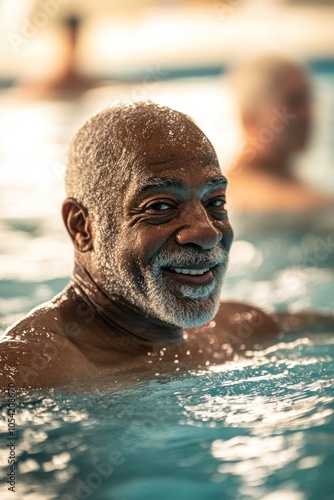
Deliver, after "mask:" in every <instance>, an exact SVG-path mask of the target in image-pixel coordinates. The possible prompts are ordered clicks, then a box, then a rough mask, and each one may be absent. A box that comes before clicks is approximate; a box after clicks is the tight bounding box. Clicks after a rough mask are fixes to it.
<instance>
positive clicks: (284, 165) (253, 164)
mask: <svg viewBox="0 0 334 500" xmlns="http://www.w3.org/2000/svg"><path fill="white" fill-rule="evenodd" d="M238 168H242V169H244V170H247V171H248V172H254V173H263V174H266V175H270V176H272V177H277V178H281V179H287V180H288V179H294V175H293V172H292V169H291V164H290V161H289V158H288V156H285V155H284V154H274V153H273V152H272V151H265V150H264V151H258V152H257V153H256V154H255V155H250V154H249V150H247V148H246V149H245V150H244V151H243V152H242V153H241V155H240V157H239V159H238Z"/></svg>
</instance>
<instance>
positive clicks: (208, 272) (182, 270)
mask: <svg viewBox="0 0 334 500" xmlns="http://www.w3.org/2000/svg"><path fill="white" fill-rule="evenodd" d="M218 266H219V264H216V265H212V264H211V265H206V266H205V267H203V266H201V267H198V266H196V267H195V266H193V267H191V266H185V267H167V268H164V271H166V272H167V273H168V275H169V276H170V277H172V278H173V279H174V280H176V281H179V282H180V283H183V284H187V285H209V284H210V283H212V281H213V279H214V273H213V270H214V269H215V268H218Z"/></svg>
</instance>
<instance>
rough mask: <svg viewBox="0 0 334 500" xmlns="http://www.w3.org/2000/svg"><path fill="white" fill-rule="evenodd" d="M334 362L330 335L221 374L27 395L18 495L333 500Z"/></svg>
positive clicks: (21, 412)
mask: <svg viewBox="0 0 334 500" xmlns="http://www.w3.org/2000/svg"><path fill="white" fill-rule="evenodd" d="M333 357H334V343H333V340H332V339H331V337H330V335H328V334H326V332H324V333H323V334H322V335H321V336H320V338H319V337H317V336H316V335H313V337H312V336H311V337H310V338H299V339H296V338H293V337H292V336H291V338H290V339H287V341H286V342H284V343H283V342H282V343H279V344H277V345H276V346H272V347H271V348H268V349H266V350H264V351H262V352H257V353H255V352H248V353H246V359H244V360H239V361H238V362H236V361H234V362H231V363H228V364H225V365H223V366H221V367H216V368H215V370H214V371H200V372H193V373H189V374H184V375H175V376H174V377H172V379H171V378H164V377H163V378H161V377H157V378H156V380H152V381H141V382H138V381H136V378H135V377H132V378H131V376H130V375H129V377H128V380H127V382H126V384H127V385H128V388H124V389H123V390H120V391H118V392H114V389H115V387H114V385H115V384H113V383H112V382H111V381H109V382H108V381H107V380H105V379H103V380H101V382H100V384H99V386H98V387H97V384H96V383H94V387H93V386H92V384H88V385H87V386H86V388H85V389H84V390H83V391H82V390H81V391H79V392H77V393H75V390H73V388H72V389H71V390H68V391H65V390H64V391H62V392H56V393H54V391H52V390H49V391H43V392H42V393H33V392H32V393H30V394H25V395H22V396H21V397H20V398H19V400H18V415H17V429H18V434H19V435H18V441H17V454H18V456H19V474H20V475H19V478H20V479H19V481H20V482H19V484H20V489H21V491H22V494H24V498H26V497H25V494H26V493H27V494H28V493H30V494H32V493H33V492H34V493H36V494H38V493H40V494H42V493H43V494H44V495H45V497H44V498H64V499H69V498H97V499H103V500H104V499H107V498H108V499H109V498H112V499H113V498H115V499H116V498H117V499H118V498H122V499H124V500H125V499H129V500H130V499H131V500H132V499H133V498H137V499H143V498H157V497H159V498H160V497H162V498H164V499H166V500H167V499H170V498H177V499H181V498H189V497H190V495H191V498H194V499H195V500H202V499H203V498H212V499H220V498H226V499H231V500H232V499H235V498H244V499H254V500H255V499H259V498H267V496H268V499H270V498H275V497H271V496H270V495H274V494H275V492H277V491H279V492H280V494H281V495H282V496H278V497H277V498H279V499H283V498H284V500H285V498H292V499H294V498H301V499H312V500H313V499H314V500H315V499H319V498H320V499H330V498H331V496H330V495H331V492H332V486H333V481H332V477H331V473H329V471H330V470H332V466H333V458H334V457H333V448H332V438H331V436H332V433H333V422H334V419H333V413H334V393H333V375H334V363H333ZM90 385H91V387H90ZM131 386H132V387H131ZM1 435H2V436H1V437H5V436H6V428H5V425H4V424H3V425H2V431H1ZM0 460H1V465H2V470H1V473H2V474H4V473H5V470H6V452H2V454H1V455H0ZM3 477H4V476H3ZM46 477H47V481H45V478H46ZM187 495H188V496H187ZM289 495H290V496H289ZM36 498H37V497H36Z"/></svg>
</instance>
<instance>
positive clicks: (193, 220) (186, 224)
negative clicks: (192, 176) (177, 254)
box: [176, 205, 223, 250]
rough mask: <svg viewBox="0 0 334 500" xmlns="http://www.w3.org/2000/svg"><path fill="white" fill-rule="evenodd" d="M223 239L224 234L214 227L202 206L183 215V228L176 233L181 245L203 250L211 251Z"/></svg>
mask: <svg viewBox="0 0 334 500" xmlns="http://www.w3.org/2000/svg"><path fill="white" fill-rule="evenodd" d="M222 238H223V235H222V232H221V231H220V230H219V229H217V228H216V227H215V226H214V225H213V223H212V221H211V220H210V218H209V216H208V214H207V212H206V210H205V208H204V207H203V206H202V205H201V206H200V207H196V209H195V210H190V209H189V210H187V211H185V212H184V213H183V214H182V226H181V227H180V229H179V230H178V231H177V233H176V241H177V243H178V244H179V245H187V244H189V243H190V244H194V245H197V246H199V247H200V248H202V249H203V250H210V248H213V247H214V246H215V245H216V244H217V243H219V241H221V240H222Z"/></svg>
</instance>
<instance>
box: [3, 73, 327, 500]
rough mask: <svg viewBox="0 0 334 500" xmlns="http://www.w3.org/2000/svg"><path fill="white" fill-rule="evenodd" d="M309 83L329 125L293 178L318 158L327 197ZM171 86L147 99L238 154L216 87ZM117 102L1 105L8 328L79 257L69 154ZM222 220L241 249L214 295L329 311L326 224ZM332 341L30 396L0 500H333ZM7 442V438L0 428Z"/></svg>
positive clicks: (310, 336)
mask: <svg viewBox="0 0 334 500" xmlns="http://www.w3.org/2000/svg"><path fill="white" fill-rule="evenodd" d="M315 78H316V81H317V89H318V93H316V96H318V97H319V99H320V97H321V98H324V97H325V98H326V99H327V101H324V102H325V104H324V103H322V105H319V107H318V111H319V114H320V115H321V116H322V118H323V120H322V124H324V123H325V125H326V126H325V127H324V125H322V127H323V128H321V126H320V125H319V128H317V130H316V134H315V144H314V146H313V149H311V151H310V153H309V155H308V156H307V158H306V159H305V161H304V166H303V169H304V175H305V176H306V177H308V176H309V177H311V170H310V166H311V165H314V159H316V158H318V160H319V161H318V162H317V164H321V165H322V169H319V172H318V175H317V179H316V182H318V183H319V184H322V185H323V186H325V184H326V188H327V189H329V188H328V186H330V185H331V184H330V182H329V179H334V175H333V171H334V169H332V164H331V161H332V159H333V157H334V154H333V145H332V144H331V135H332V132H333V124H332V123H330V121H329V120H330V116H329V115H330V110H331V109H332V110H333V108H334V98H333V95H332V92H331V89H332V84H333V76H332V75H331V74H326V75H315ZM168 89H169V90H167V87H166V86H164V84H163V82H159V85H158V88H157V87H156V86H155V88H154V89H153V90H152V95H151V94H149V95H148V96H147V97H152V98H155V99H156V100H159V101H160V102H163V103H165V102H166V103H167V104H169V105H171V106H175V107H177V108H179V109H181V110H184V111H185V112H187V113H189V114H191V115H193V116H195V118H196V120H197V122H198V123H199V124H200V125H202V126H203V128H204V130H205V131H206V132H207V134H208V136H209V137H210V138H211V137H212V138H213V142H214V144H215V145H216V146H217V145H218V146H217V149H218V152H219V154H221V151H220V150H223V152H224V151H225V150H224V148H225V146H226V151H228V148H232V146H231V144H232V145H233V141H235V138H233V137H232V136H231V135H230V136H228V134H227V135H226V134H225V135H224V134H222V135H223V139H222V144H221V145H220V146H219V139H220V137H221V136H220V135H219V134H218V133H217V130H228V129H229V125H230V121H229V120H230V115H229V114H228V113H227V114H225V115H223V113H222V109H223V108H224V106H225V104H226V98H224V96H223V97H222V98H221V101H219V99H220V97H219V96H221V94H220V93H221V82H220V81H212V80H203V81H196V82H193V83H191V82H189V81H187V82H184V83H182V82H179V83H178V84H177V85H176V84H175V86H174V87H173V84H169V87H168ZM115 92H116V91H115V90H111V91H110V94H106V93H105V92H104V93H102V94H99V95H98V96H97V95H95V94H92V95H91V97H88V98H86V101H85V102H82V101H78V102H73V103H71V104H68V103H67V104H66V103H43V104H42V103H40V104H34V105H30V104H26V105H24V106H22V105H20V106H18V105H17V106H16V107H15V104H13V103H10V105H9V104H4V103H2V108H3V113H2V121H1V123H0V128H1V131H2V132H3V138H4V139H3V141H4V142H3V144H1V170H0V179H1V183H2V184H1V188H0V209H1V211H0V213H1V218H0V230H1V235H2V236H1V239H0V290H1V297H0V328H1V329H2V330H4V329H5V328H6V327H7V326H8V325H10V324H11V323H12V322H14V321H15V320H17V319H18V318H20V317H21V316H22V314H24V313H25V312H27V311H28V310H29V309H30V308H32V307H34V306H36V305H37V304H39V303H40V302H43V301H46V300H48V299H49V298H51V297H52V296H53V295H54V294H55V293H57V292H59V291H60V290H61V289H62V288H63V287H64V286H65V285H66V284H67V282H68V278H69V275H70V272H71V266H72V254H73V251H72V247H71V244H70V242H69V240H68V237H67V235H66V234H65V231H64V229H63V227H62V223H61V220H60V216H59V206H60V203H61V200H62V199H63V197H64V192H63V187H62V183H63V181H62V176H63V165H64V161H65V160H64V158H65V152H66V143H67V141H68V138H69V136H70V135H71V133H72V132H73V131H74V130H75V129H76V128H77V126H78V124H80V122H81V121H82V120H83V118H85V117H86V116H88V115H90V114H91V113H92V112H95V111H96V110H97V109H100V108H101V107H104V106H105V105H107V104H109V103H110V102H112V100H113V99H114V97H115V96H114V94H115ZM127 92H128V89H127V90H124V91H123V94H122V95H124V93H125V94H126V93H127ZM203 95H206V96H208V99H209V100H208V101H206V102H204V100H203V99H202V96H203ZM222 95H223V94H222ZM320 100H321V99H320ZM218 101H219V102H220V105H218V106H217V102H218ZM181 103H182V106H181ZM320 104H321V103H320ZM224 109H225V108H224ZM208 117H209V118H208ZM8 120H9V121H8ZM10 120H11V121H10ZM326 127H327V128H326ZM324 130H325V132H324ZM211 132H212V133H211ZM224 140H225V143H224ZM17 144H20V145H21V146H20V147H18V146H17ZM320 160H321V161H320ZM333 189H334V183H333ZM231 218H232V219H233V220H232V222H234V225H235V227H236V229H237V230H236V241H235V243H234V245H233V249H232V253H231V262H230V267H229V272H228V275H227V277H226V283H225V286H224V289H223V292H222V298H225V299H236V300H244V301H248V302H251V303H255V304H257V305H259V306H261V307H264V308H265V309H266V310H268V311H272V310H274V309H285V310H286V309H288V310H290V311H297V310H302V309H306V310H311V309H316V310H321V311H324V312H329V313H332V312H334V236H333V226H334V223H333V218H332V214H321V216H319V214H317V215H315V218H314V223H311V221H310V220H308V221H306V222H305V220H304V221H298V220H291V219H290V218H289V221H286V220H282V221H273V220H272V221H268V220H264V221H260V220H253V221H250V222H249V221H245V220H241V221H238V219H237V217H236V216H234V215H233V214H232V215H231ZM319 221H321V223H319ZM305 224H306V225H305ZM333 333H334V332H333V331H332V330H331V329H321V328H319V329H318V331H316V332H313V331H304V332H302V333H301V334H298V335H297V334H294V335H292V334H290V335H287V336H285V337H284V338H281V339H279V340H278V341H277V340H276V341H273V344H272V345H271V346H270V347H267V348H266V349H265V350H262V351H247V352H245V353H244V355H243V356H239V357H237V356H236V357H235V359H233V360H232V361H230V362H228V363H225V364H224V365H221V366H217V367H212V368H210V367H208V369H207V370H198V371H193V370H192V371H190V372H187V373H179V372H176V371H175V372H173V374H172V375H170V376H166V375H159V374H156V375H155V376H154V377H153V378H152V379H143V377H142V376H141V375H140V373H137V372H135V371H133V372H129V373H128V374H127V376H126V377H123V378H122V379H119V380H117V381H115V378H110V379H109V378H104V379H103V380H102V379H101V380H99V381H98V382H94V383H90V384H76V385H74V386H69V387H65V388H62V389H57V390H53V389H50V390H44V391H42V392H38V391H27V392H26V393H24V394H21V395H19V396H18V397H17V400H16V412H17V413H16V437H17V440H16V457H17V459H18V469H17V478H16V479H17V481H16V492H15V493H12V492H11V491H8V490H7V485H6V484H5V481H6V474H7V473H8V463H7V459H8V450H7V449H6V448H5V447H4V448H3V449H2V450H1V451H0V479H1V481H2V486H1V488H2V490H0V492H1V494H0V498H1V499H3V498H4V499H5V498H10V499H14V498H17V499H20V500H21V499H32V500H38V499H47V500H48V499H64V500H65V499H67V500H69V499H85V498H91V499H94V500H95V499H96V500H104V499H106V500H107V499H108V500H113V499H114V500H136V499H140V500H143V499H151V498H152V499H156V498H157V499H159V500H165V499H166V500H167V499H168V500H169V499H172V498H173V499H177V500H178V499H180V500H181V499H182V500H184V499H188V498H189V499H192V500H197V499H198V500H204V499H205V500H210V499H212V500H223V499H224V500H225V499H233V500H235V499H241V500H248V499H264V500H313V499H317V500H330V499H334V477H333V467H334V446H333V442H334V387H333V380H334V363H333V358H334V336H333ZM6 405H7V402H6V399H4V400H2V412H3V415H5V412H6V408H7V406H6ZM1 438H2V440H3V442H4V443H6V440H7V438H8V429H7V424H6V420H3V421H2V423H1Z"/></svg>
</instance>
